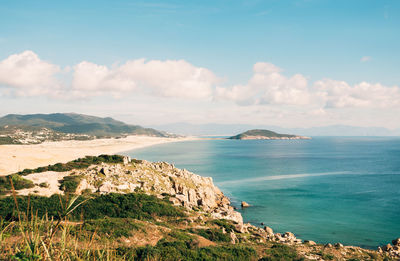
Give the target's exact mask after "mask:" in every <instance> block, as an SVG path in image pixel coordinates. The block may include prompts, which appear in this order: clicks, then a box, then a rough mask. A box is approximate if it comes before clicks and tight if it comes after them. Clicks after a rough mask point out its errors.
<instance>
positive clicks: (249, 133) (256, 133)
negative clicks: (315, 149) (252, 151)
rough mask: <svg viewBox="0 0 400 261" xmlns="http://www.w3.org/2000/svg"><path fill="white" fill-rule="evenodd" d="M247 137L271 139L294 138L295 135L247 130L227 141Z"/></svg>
mask: <svg viewBox="0 0 400 261" xmlns="http://www.w3.org/2000/svg"><path fill="white" fill-rule="evenodd" d="M249 136H262V137H273V138H292V137H296V135H290V134H279V133H276V132H273V131H270V130H248V131H246V132H243V133H241V134H238V135H236V136H232V137H229V138H228V139H232V140H240V139H244V138H246V137H249Z"/></svg>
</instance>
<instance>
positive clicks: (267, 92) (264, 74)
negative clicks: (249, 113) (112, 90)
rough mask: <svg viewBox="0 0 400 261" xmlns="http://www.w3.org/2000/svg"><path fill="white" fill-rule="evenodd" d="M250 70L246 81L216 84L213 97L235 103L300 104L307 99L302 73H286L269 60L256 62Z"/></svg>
mask: <svg viewBox="0 0 400 261" xmlns="http://www.w3.org/2000/svg"><path fill="white" fill-rule="evenodd" d="M253 71H254V74H253V76H252V77H251V79H250V80H249V82H248V83H247V84H246V85H237V86H233V87H231V88H224V87H218V88H217V90H216V97H217V99H228V100H233V101H235V102H237V103H238V104H239V105H254V104H286V105H304V104H308V103H309V102H310V99H311V97H310V92H309V90H308V83H307V79H306V77H304V76H303V75H301V74H295V75H293V76H291V77H286V76H284V75H283V74H282V73H281V71H282V70H281V69H280V68H279V67H277V66H275V65H273V64H270V63H256V64H255V65H254V67H253Z"/></svg>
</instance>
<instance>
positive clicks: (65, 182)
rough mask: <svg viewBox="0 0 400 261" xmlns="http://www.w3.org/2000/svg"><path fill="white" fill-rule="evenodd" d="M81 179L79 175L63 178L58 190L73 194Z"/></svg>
mask: <svg viewBox="0 0 400 261" xmlns="http://www.w3.org/2000/svg"><path fill="white" fill-rule="evenodd" d="M81 180H82V177H81V176H79V175H70V176H65V177H64V178H63V179H62V180H61V181H60V189H61V190H62V191H64V192H66V193H75V191H76V189H77V188H78V186H79V184H80V183H81Z"/></svg>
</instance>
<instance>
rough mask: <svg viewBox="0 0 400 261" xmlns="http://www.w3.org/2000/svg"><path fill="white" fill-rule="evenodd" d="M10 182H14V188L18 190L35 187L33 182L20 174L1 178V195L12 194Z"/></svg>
mask: <svg viewBox="0 0 400 261" xmlns="http://www.w3.org/2000/svg"><path fill="white" fill-rule="evenodd" d="M10 180H11V181H12V183H13V185H14V188H15V189H16V190H19V189H24V188H32V187H34V186H35V185H34V184H33V182H32V181H30V180H27V179H24V178H22V177H21V176H20V175H18V174H12V175H8V176H0V195H4V194H7V193H10V192H11V189H12V186H11V182H10Z"/></svg>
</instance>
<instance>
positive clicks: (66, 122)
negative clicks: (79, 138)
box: [0, 113, 170, 137]
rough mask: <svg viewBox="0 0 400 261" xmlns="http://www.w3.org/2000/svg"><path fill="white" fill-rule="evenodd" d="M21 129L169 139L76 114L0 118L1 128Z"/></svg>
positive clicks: (133, 127) (148, 130) (154, 132)
mask: <svg viewBox="0 0 400 261" xmlns="http://www.w3.org/2000/svg"><path fill="white" fill-rule="evenodd" d="M15 125H18V126H20V127H21V128H23V129H25V128H29V127H31V128H32V127H33V128H35V127H45V128H48V129H52V130H54V131H56V132H61V133H73V134H87V135H92V136H97V137H118V136H121V135H124V134H138V135H149V136H157V137H169V136H170V135H168V134H167V133H165V132H161V131H157V130H154V129H150V128H143V127H141V126H138V125H129V124H126V123H124V122H121V121H117V120H114V119H112V118H100V117H95V116H89V115H83V114H76V113H53V114H30V115H17V114H9V115H6V116H4V117H2V118H0V126H9V127H11V126H15Z"/></svg>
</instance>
